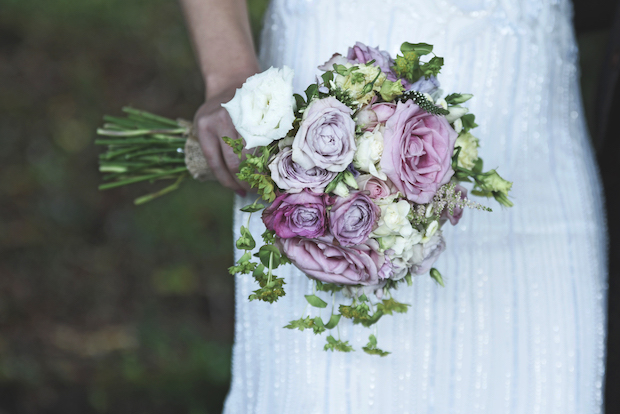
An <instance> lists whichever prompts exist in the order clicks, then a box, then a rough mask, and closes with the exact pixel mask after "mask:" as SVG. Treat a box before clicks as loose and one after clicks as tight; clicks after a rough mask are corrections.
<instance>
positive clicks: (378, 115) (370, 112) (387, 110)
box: [356, 102, 396, 131]
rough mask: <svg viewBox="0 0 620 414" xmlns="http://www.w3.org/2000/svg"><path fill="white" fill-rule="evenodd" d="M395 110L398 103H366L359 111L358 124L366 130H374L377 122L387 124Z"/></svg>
mask: <svg viewBox="0 0 620 414" xmlns="http://www.w3.org/2000/svg"><path fill="white" fill-rule="evenodd" d="M395 110H396V104H393V103H388V102H383V103H378V104H370V105H366V106H365V107H364V108H362V109H361V110H360V111H359V112H358V113H357V116H356V118H357V125H360V126H361V127H362V129H363V130H364V131H372V130H374V129H375V127H376V126H377V124H385V123H386V121H387V120H388V119H389V118H390V117H391V116H392V115H393V114H394V111H395Z"/></svg>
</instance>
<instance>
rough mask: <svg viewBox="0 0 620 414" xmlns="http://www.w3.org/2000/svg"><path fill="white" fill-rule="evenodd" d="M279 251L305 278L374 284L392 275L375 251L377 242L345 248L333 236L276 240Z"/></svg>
mask: <svg viewBox="0 0 620 414" xmlns="http://www.w3.org/2000/svg"><path fill="white" fill-rule="evenodd" d="M276 243H277V245H278V248H279V249H280V250H281V251H282V252H284V254H285V255H286V256H287V257H288V258H289V259H290V260H291V262H292V263H293V264H294V265H295V266H297V267H298V268H299V269H301V271H302V272H304V273H305V274H306V275H307V276H308V277H310V278H313V279H317V280H320V281H321V282H325V283H337V284H341V285H357V284H360V285H377V284H378V283H379V280H380V279H384V278H387V277H389V276H390V275H391V267H390V264H389V261H387V262H386V258H385V256H384V255H383V254H380V253H379V252H378V250H379V243H377V241H376V240H373V239H369V240H368V241H367V242H366V243H364V244H358V245H355V246H351V247H344V246H340V245H336V244H334V238H333V236H325V237H321V238H319V239H305V238H300V237H295V238H292V239H280V238H276Z"/></svg>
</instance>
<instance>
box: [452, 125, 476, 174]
mask: <svg viewBox="0 0 620 414" xmlns="http://www.w3.org/2000/svg"><path fill="white" fill-rule="evenodd" d="M456 147H461V152H460V153H459V159H458V161H457V163H458V166H459V167H462V168H466V169H468V170H471V169H472V168H473V167H474V165H475V164H476V161H477V160H478V138H476V137H475V136H473V135H472V134H470V133H469V132H467V133H465V134H461V135H459V136H458V138H457V139H456V142H455V143H454V148H455V149H456Z"/></svg>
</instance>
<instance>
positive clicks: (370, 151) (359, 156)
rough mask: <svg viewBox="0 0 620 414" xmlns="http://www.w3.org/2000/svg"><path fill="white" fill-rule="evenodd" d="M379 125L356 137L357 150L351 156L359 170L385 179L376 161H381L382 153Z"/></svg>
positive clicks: (381, 137)
mask: <svg viewBox="0 0 620 414" xmlns="http://www.w3.org/2000/svg"><path fill="white" fill-rule="evenodd" d="M381 132H382V131H381V127H379V126H377V127H376V128H375V130H374V131H372V132H371V131H366V132H364V133H363V134H362V135H361V136H360V137H358V138H357V140H356V142H357V150H356V151H355V156H354V157H353V165H354V166H355V168H357V169H358V170H360V171H364V172H367V173H370V174H372V175H373V176H375V177H377V178H379V179H381V180H383V181H385V180H387V176H386V175H385V173H384V172H383V171H381V169H380V167H379V168H377V163H378V162H379V161H381V155H382V154H383V134H382V133H381Z"/></svg>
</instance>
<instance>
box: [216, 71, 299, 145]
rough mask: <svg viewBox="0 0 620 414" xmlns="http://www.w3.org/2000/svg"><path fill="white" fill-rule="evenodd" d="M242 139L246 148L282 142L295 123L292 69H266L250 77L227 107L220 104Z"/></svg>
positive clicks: (226, 104)
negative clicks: (278, 140) (277, 140)
mask: <svg viewBox="0 0 620 414" xmlns="http://www.w3.org/2000/svg"><path fill="white" fill-rule="evenodd" d="M222 106H223V107H224V108H226V110H227V111H228V113H229V114H230V118H231V119H232V122H233V124H234V126H235V128H236V129H237V131H238V132H239V134H240V135H241V136H242V137H243V139H245V147H246V148H248V149H249V148H254V147H259V146H265V145H269V144H270V143H271V142H272V141H274V140H276V139H280V138H283V137H284V136H286V133H287V132H288V131H290V130H291V128H292V127H293V121H294V120H295V114H294V107H295V98H294V97H293V69H291V68H289V67H287V66H284V67H283V68H282V69H278V68H273V67H272V68H269V69H267V70H266V71H264V72H262V73H257V74H256V75H254V76H250V77H249V78H248V79H247V80H246V81H245V83H244V84H243V86H242V87H241V88H240V89H237V92H235V96H234V97H233V98H232V100H231V101H230V102H228V103H225V104H222Z"/></svg>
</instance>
